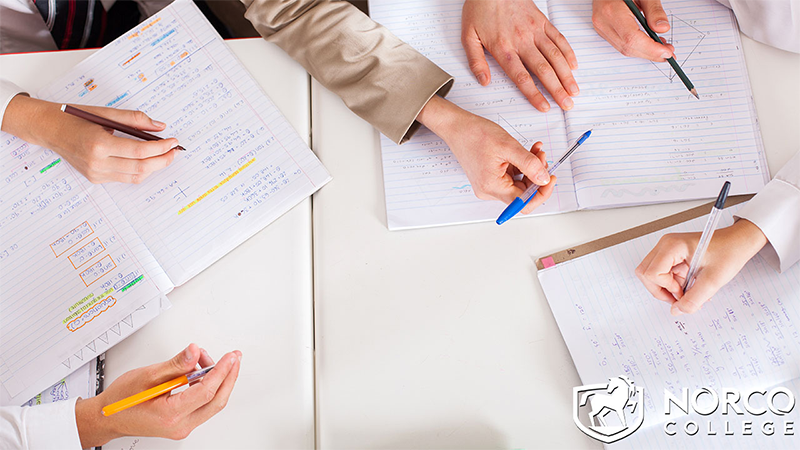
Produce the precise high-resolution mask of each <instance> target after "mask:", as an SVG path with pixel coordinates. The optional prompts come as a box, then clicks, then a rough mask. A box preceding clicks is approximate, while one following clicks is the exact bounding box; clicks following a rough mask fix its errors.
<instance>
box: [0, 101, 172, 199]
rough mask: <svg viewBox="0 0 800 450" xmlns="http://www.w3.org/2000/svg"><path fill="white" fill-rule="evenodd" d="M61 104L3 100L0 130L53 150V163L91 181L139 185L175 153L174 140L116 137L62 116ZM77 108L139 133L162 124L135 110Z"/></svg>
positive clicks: (74, 118) (92, 107)
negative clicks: (5, 103) (63, 164)
mask: <svg viewBox="0 0 800 450" xmlns="http://www.w3.org/2000/svg"><path fill="white" fill-rule="evenodd" d="M61 106H62V105H61V104H57V103H52V102H46V101H43V100H38V99H33V98H30V97H27V96H25V95H23V94H19V95H17V96H15V97H14V98H13V99H12V100H11V101H10V102H9V104H8V107H7V109H6V113H5V115H4V116H3V124H2V130H3V131H5V132H8V133H11V134H13V135H15V136H17V137H20V138H22V139H24V140H25V141H27V142H30V143H31V144H35V145H41V146H42V147H45V148H48V149H50V150H53V151H54V152H56V153H57V154H58V155H53V156H52V161H55V160H57V159H59V157H61V158H63V159H64V160H66V161H67V162H69V164H70V165H71V166H72V167H74V168H75V169H77V170H78V171H79V172H80V173H81V174H82V175H83V176H85V177H86V178H87V179H88V180H89V181H91V182H92V183H106V182H110V181H117V182H122V183H140V182H142V181H143V180H145V179H146V178H147V177H148V176H150V175H151V174H152V173H153V172H155V171H157V170H160V169H163V168H165V167H167V166H168V165H169V164H170V163H172V161H173V159H174V157H175V152H176V151H179V150H177V147H178V140H177V139H175V138H165V139H159V138H156V139H158V140H154V141H145V142H142V141H140V140H138V139H130V138H127V137H121V136H115V135H113V134H112V132H111V131H110V130H109V129H108V128H105V127H104V126H101V125H98V124H95V123H92V122H91V121H89V120H86V119H83V118H79V117H75V116H73V115H70V114H65V113H64V112H62V111H61ZM80 109H82V110H85V111H86V112H90V113H92V114H94V115H96V116H101V117H103V118H106V119H110V120H112V121H114V122H115V123H119V124H122V125H126V126H128V127H131V128H133V129H136V130H138V131H142V132H150V133H153V132H161V131H163V130H164V129H165V128H166V125H165V124H163V123H161V122H158V121H155V120H152V119H151V118H150V117H148V116H147V115H146V114H144V113H142V112H140V111H128V110H121V109H114V108H102V107H95V106H80ZM148 134H149V133H148ZM52 161H48V163H50V162H52ZM55 167H58V166H55Z"/></svg>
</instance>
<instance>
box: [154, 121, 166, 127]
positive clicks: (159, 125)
mask: <svg viewBox="0 0 800 450" xmlns="http://www.w3.org/2000/svg"><path fill="white" fill-rule="evenodd" d="M150 122H153V125H155V126H157V127H165V126H167V124H165V123H164V122H159V121H157V120H153V119H150Z"/></svg>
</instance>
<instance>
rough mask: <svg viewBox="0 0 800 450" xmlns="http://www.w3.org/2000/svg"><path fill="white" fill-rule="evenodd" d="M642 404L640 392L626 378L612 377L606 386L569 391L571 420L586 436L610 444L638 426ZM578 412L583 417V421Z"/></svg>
mask: <svg viewBox="0 0 800 450" xmlns="http://www.w3.org/2000/svg"><path fill="white" fill-rule="evenodd" d="M643 402H644V388H642V387H637V386H634V384H633V381H630V380H628V379H627V378H626V377H614V378H610V379H609V381H608V383H606V384H591V385H586V386H577V387H575V388H573V389H572V419H573V420H574V421H575V425H577V426H578V429H580V430H581V431H583V432H584V434H586V435H587V436H589V437H591V438H592V439H596V440H598V441H600V442H603V443H605V444H611V443H612V442H616V441H619V440H620V439H623V438H625V437H628V436H630V435H631V434H632V433H633V432H634V431H636V430H638V429H639V427H641V426H642V423H643V422H644V407H643ZM581 412H584V413H585V419H583V420H582V418H581Z"/></svg>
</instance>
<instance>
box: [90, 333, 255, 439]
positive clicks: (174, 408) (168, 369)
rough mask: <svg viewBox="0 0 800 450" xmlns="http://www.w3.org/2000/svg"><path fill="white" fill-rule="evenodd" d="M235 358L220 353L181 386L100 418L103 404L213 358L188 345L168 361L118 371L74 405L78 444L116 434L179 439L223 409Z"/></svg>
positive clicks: (235, 369) (237, 355) (235, 368)
mask: <svg viewBox="0 0 800 450" xmlns="http://www.w3.org/2000/svg"><path fill="white" fill-rule="evenodd" d="M241 357H242V353H241V352H240V351H238V350H237V351H233V352H230V353H226V354H225V355H223V356H222V358H220V360H219V362H218V363H217V365H216V367H214V368H213V369H211V371H210V372H208V373H207V374H206V375H205V376H204V377H203V378H202V379H201V380H200V381H197V382H196V383H193V384H192V385H191V386H189V387H188V388H187V389H185V390H183V391H181V392H178V393H175V394H168V395H162V396H160V397H156V398H154V399H152V400H148V401H146V402H144V403H141V404H139V405H136V406H133V407H131V408H128V409H126V410H124V411H120V412H118V413H116V414H113V415H111V416H108V417H106V416H104V415H103V413H102V408H103V407H104V406H107V405H110V404H111V403H114V402H116V401H119V400H122V399H123V398H126V397H129V396H131V395H133V394H136V393H138V392H141V391H144V390H146V389H150V388H152V387H153V386H157V385H159V384H161V383H164V382H166V381H169V380H172V379H174V378H177V377H179V376H181V375H185V374H187V373H189V372H192V371H194V370H197V365H198V363H199V365H200V366H201V367H208V366H210V365H212V364H214V361H213V360H212V359H211V357H210V356H209V355H208V353H207V352H206V351H205V350H202V349H200V348H199V347H198V346H197V345H195V344H191V345H189V347H187V348H186V349H185V350H184V351H182V352H181V353H179V354H178V355H177V356H175V357H174V358H172V359H170V360H169V361H165V362H162V363H158V364H153V365H151V366H147V367H142V368H139V369H134V370H131V371H129V372H126V373H124V374H122V376H120V377H119V378H117V379H116V380H115V381H114V382H113V383H111V385H110V386H109V387H108V388H107V389H105V390H104V391H103V392H102V393H101V394H100V395H98V396H97V397H92V398H89V399H82V400H78V402H77V403H76V404H75V416H76V421H77V424H78V435H79V436H80V439H81V446H82V447H83V448H88V447H94V446H100V445H103V444H105V443H106V442H108V441H110V440H111V439H115V438H118V437H122V436H152V437H165V438H169V439H183V438H185V437H186V436H188V435H189V433H191V431H192V430H194V429H195V428H197V427H198V426H199V425H200V424H202V423H204V422H205V421H207V420H208V419H210V418H211V417H212V416H213V415H215V414H217V413H218V412H220V411H222V409H223V408H224V407H225V405H226V404H227V402H228V398H229V397H230V395H231V391H232V390H233V385H234V383H236V378H237V377H238V376H239V365H240V364H239V362H240V359H241Z"/></svg>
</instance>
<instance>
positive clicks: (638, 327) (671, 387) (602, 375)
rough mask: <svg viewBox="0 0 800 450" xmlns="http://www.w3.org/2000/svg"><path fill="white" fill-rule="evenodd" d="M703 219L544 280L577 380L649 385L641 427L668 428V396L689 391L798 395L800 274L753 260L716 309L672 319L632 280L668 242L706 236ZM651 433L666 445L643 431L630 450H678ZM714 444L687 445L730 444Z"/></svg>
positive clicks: (729, 219) (544, 274)
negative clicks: (679, 236) (682, 235)
mask: <svg viewBox="0 0 800 450" xmlns="http://www.w3.org/2000/svg"><path fill="white" fill-rule="evenodd" d="M738 208H739V206H734V207H731V208H728V209H726V210H724V212H723V218H722V220H721V222H720V227H725V226H728V225H730V224H732V223H733V214H734V213H735V211H736V210H737V209H738ZM706 219H707V217H705V216H704V217H700V218H697V219H694V220H691V221H688V222H685V223H682V224H679V225H676V226H674V227H671V228H668V229H665V230H662V231H659V232H656V233H653V234H649V235H646V236H642V237H640V238H637V239H633V240H631V241H628V242H626V243H623V244H620V245H617V246H614V247H609V248H606V249H603V250H600V251H597V252H595V253H591V254H589V255H586V256H584V257H581V258H577V259H574V260H572V261H567V262H564V263H561V264H558V265H555V266H553V267H550V268H547V269H544V270H541V271H539V280H540V281H541V284H542V288H543V289H544V292H545V294H546V296H547V300H548V302H549V303H550V308H551V309H552V311H553V315H554V316H555V318H556V321H557V322H558V326H559V328H560V329H561V334H562V335H563V337H564V340H565V341H566V344H567V346H568V347H569V351H570V354H571V355H572V359H573V361H574V362H575V366H576V367H577V369H578V373H579V374H580V377H581V380H582V381H583V382H584V384H591V383H600V382H605V381H607V380H608V378H609V377H611V376H618V375H626V376H628V377H629V378H630V379H632V380H634V381H635V382H636V384H637V385H639V386H644V387H645V402H644V408H645V423H644V425H643V428H647V427H649V426H655V425H658V424H662V423H663V422H664V421H665V418H664V414H663V412H664V409H663V401H664V400H663V395H664V394H663V393H664V390H665V389H666V390H668V391H670V392H672V393H673V394H676V395H678V394H680V391H681V389H683V388H688V389H690V391H694V390H695V389H700V388H703V387H707V388H710V389H720V388H723V387H726V388H728V387H734V388H740V389H754V388H760V389H767V388H769V387H771V386H776V385H785V386H789V387H790V388H792V386H800V383H798V382H797V381H798V380H797V378H798V372H797V361H796V360H797V355H798V354H800V265H797V264H796V265H794V266H793V267H791V268H790V269H789V271H788V272H785V273H783V274H779V273H778V272H777V271H775V270H774V269H773V268H772V267H770V266H769V265H768V264H767V263H766V262H765V260H764V259H763V258H761V257H760V256H759V255H756V256H755V257H754V258H753V259H752V260H751V261H750V262H749V263H748V264H747V265H746V266H745V267H744V269H742V271H741V272H740V273H739V274H738V275H737V276H736V277H735V278H734V279H733V280H732V281H731V282H730V283H728V284H727V285H726V286H725V287H724V288H722V289H721V290H720V291H719V292H718V293H717V294H716V295H715V296H714V298H713V301H711V302H708V303H706V304H705V305H704V306H703V308H702V309H701V310H700V311H699V312H697V313H695V314H691V315H682V316H678V317H673V316H671V315H670V314H669V305H667V304H666V303H664V302H662V301H659V300H656V299H654V298H653V297H652V296H651V295H650V294H649V293H648V292H647V291H646V290H645V288H644V287H643V286H642V284H641V283H640V282H639V280H638V279H637V278H636V275H635V274H634V269H635V268H636V266H637V265H638V264H639V263H640V262H641V260H642V259H643V258H644V256H645V255H646V254H647V253H648V252H649V251H650V250H651V249H652V248H653V247H654V246H655V244H656V242H657V241H658V239H659V238H660V237H661V236H662V235H663V234H665V233H670V232H688V231H700V230H702V228H703V225H704V224H705V221H706ZM795 392H797V390H795ZM751 419H752V418H751ZM717 429H719V430H721V429H722V428H721V427H718V428H717ZM739 429H740V430H741V426H739ZM654 430H656V431H653V433H660V434H661V436H662V439H660V440H653V441H650V440H648V439H647V436H648V435H646V434H644V433H640V432H637V433H635V434H634V435H633V436H631V437H629V438H626V441H629V442H627V444H628V445H631V446H632V447H633V448H642V447H653V448H655V447H654V446H655V444H656V443H658V442H664V443H665V444H667V443H669V442H673V444H674V442H675V441H663V431H662V430H661V428H660V427H657V426H656V427H655V428H654ZM720 434H722V433H720ZM651 437H652V436H651ZM695 437H697V436H695ZM775 438H776V439H775V443H776V444H777V443H778V442H779V439H778V438H777V437H775ZM712 441H713V439H712V440H703V441H702V444H699V442H701V441H700V438H698V439H696V442H695V443H694V444H692V443H691V442H693V441H692V439H691V437H690V439H689V441H688V442H689V445H690V446H691V447H693V446H695V445H700V447H698V448H709V446H710V445H716V444H719V445H725V443H724V442H723V443H719V442H717V443H716V444H715V443H714V442H712ZM768 442H772V440H768ZM672 448H674V446H673V447H672Z"/></svg>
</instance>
